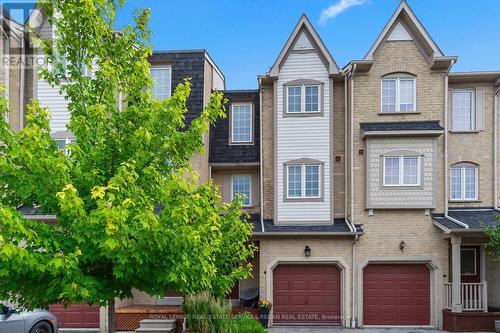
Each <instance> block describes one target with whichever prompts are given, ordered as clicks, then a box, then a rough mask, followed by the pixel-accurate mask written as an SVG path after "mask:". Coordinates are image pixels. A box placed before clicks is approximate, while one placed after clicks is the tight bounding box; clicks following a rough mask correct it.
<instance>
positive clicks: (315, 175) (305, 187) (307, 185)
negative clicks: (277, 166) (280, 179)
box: [286, 164, 321, 199]
mask: <svg viewBox="0 0 500 333" xmlns="http://www.w3.org/2000/svg"><path fill="white" fill-rule="evenodd" d="M320 172H321V166H320V165H319V164H290V165H287V193H286V196H287V198H289V199H303V198H320V190H321V188H320V177H321V174H320Z"/></svg>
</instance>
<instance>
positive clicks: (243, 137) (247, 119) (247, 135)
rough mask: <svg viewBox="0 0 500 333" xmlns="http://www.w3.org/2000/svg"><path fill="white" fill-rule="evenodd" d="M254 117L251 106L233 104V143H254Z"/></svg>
mask: <svg viewBox="0 0 500 333" xmlns="http://www.w3.org/2000/svg"><path fill="white" fill-rule="evenodd" d="M252 125H253V117H252V105H251V104H232V106H231V142H233V143H251V142H252V141H253V135H252V132H253V126H252Z"/></svg>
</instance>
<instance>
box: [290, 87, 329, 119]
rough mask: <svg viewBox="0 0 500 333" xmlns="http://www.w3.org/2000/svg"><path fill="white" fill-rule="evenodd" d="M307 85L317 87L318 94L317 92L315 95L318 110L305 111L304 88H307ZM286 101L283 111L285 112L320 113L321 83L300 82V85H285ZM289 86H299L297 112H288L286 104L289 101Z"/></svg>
mask: <svg viewBox="0 0 500 333" xmlns="http://www.w3.org/2000/svg"><path fill="white" fill-rule="evenodd" d="M309 87H317V88H318V94H317V97H318V110H316V111H306V88H309ZM285 88H286V94H285V96H286V101H284V102H285V105H286V107H285V113H286V114H315V113H321V111H322V110H321V108H322V105H321V95H322V94H321V85H320V84H301V85H290V86H286V87H285ZM290 88H300V111H299V112H296V111H295V112H290V111H289V107H290V106H289V104H288V101H289V98H290Z"/></svg>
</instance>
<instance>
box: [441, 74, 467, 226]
mask: <svg viewBox="0 0 500 333" xmlns="http://www.w3.org/2000/svg"><path fill="white" fill-rule="evenodd" d="M450 69H451V66H450V68H448V71H447V72H446V75H445V76H444V110H443V111H444V217H445V218H446V219H448V220H450V221H452V222H454V223H456V224H458V225H459V226H461V227H463V228H465V229H469V225H468V224H466V223H463V222H461V221H459V220H457V219H454V218H453V217H451V216H449V215H448V196H449V193H448V169H449V168H448V75H449V72H450Z"/></svg>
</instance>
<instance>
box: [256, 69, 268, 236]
mask: <svg viewBox="0 0 500 333" xmlns="http://www.w3.org/2000/svg"><path fill="white" fill-rule="evenodd" d="M258 81H259V112H260V114H259V126H260V128H259V155H260V156H259V163H260V164H259V177H260V227H261V228H262V229H261V230H262V233H264V232H266V230H265V228H264V176H263V172H264V171H263V164H262V147H263V144H262V132H263V131H262V118H263V117H262V109H263V108H262V78H259V79H258Z"/></svg>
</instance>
